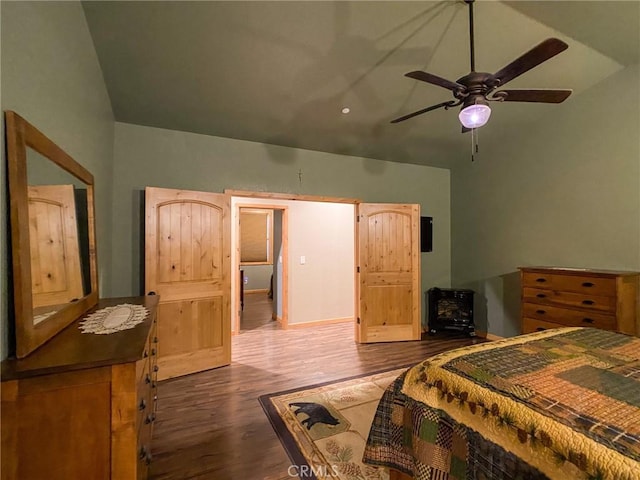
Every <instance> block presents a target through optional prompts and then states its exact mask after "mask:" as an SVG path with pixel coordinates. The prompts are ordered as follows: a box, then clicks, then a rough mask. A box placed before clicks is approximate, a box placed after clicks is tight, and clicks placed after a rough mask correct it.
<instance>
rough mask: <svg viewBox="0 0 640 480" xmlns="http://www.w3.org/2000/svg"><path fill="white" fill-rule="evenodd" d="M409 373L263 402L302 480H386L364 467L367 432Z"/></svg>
mask: <svg viewBox="0 0 640 480" xmlns="http://www.w3.org/2000/svg"><path fill="white" fill-rule="evenodd" d="M407 368H408V367H404V368H400V369H395V370H390V371H386V372H381V373H376V374H373V375H366V376H359V377H352V378H349V379H343V380H338V381H336V382H330V383H324V384H320V385H313V386H309V387H303V388H299V389H295V390H288V391H286V392H278V393H272V394H269V395H263V396H261V397H260V399H259V400H260V404H261V405H262V408H263V409H264V411H265V413H266V414H267V417H269V420H270V422H271V425H273V428H274V430H275V431H276V434H277V435H278V438H279V439H280V441H281V442H282V445H283V446H284V449H285V450H286V452H287V454H288V455H289V458H290V459H291V462H292V463H291V466H290V467H289V470H288V474H289V475H290V476H291V477H294V478H295V476H296V475H297V476H298V477H299V478H301V479H305V480H307V479H316V480H323V479H340V480H388V478H389V472H388V470H387V469H385V468H380V467H373V466H370V465H364V464H363V463H362V454H363V452H364V446H365V443H366V440H367V436H368V435H369V428H370V427H371V422H372V421H373V416H374V414H375V411H376V407H377V406H378V402H379V400H380V398H381V397H382V394H383V393H384V390H385V388H386V387H387V386H388V385H389V384H390V383H391V382H393V380H395V378H396V377H397V376H398V375H400V374H401V373H402V372H403V371H405V370H406V369H407Z"/></svg>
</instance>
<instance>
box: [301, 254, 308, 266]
mask: <svg viewBox="0 0 640 480" xmlns="http://www.w3.org/2000/svg"><path fill="white" fill-rule="evenodd" d="M305 263H307V257H305V256H304V255H302V256H300V265H304V264H305Z"/></svg>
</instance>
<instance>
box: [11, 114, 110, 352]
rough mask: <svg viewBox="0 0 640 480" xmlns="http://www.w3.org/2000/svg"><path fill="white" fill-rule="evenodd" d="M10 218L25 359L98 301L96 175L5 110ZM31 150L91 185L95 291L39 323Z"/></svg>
mask: <svg viewBox="0 0 640 480" xmlns="http://www.w3.org/2000/svg"><path fill="white" fill-rule="evenodd" d="M5 124H6V132H7V137H6V138H7V166H8V179H9V203H10V210H9V212H10V216H11V253H12V264H13V292H14V312H15V337H16V338H15V340H16V357H18V358H24V357H26V356H27V355H28V354H29V353H31V352H33V351H34V350H35V349H36V348H38V347H39V346H40V345H42V344H43V343H45V342H46V341H47V340H49V339H50V338H52V337H53V336H55V335H56V334H57V333H58V332H60V331H61V330H62V329H63V328H65V327H66V326H67V325H69V324H70V323H71V322H73V321H74V320H76V319H78V317H80V316H81V315H82V314H84V313H85V312H87V311H88V310H89V309H91V308H92V307H94V306H95V305H96V304H97V303H98V264H97V255H96V234H95V211H94V180H93V175H92V174H91V173H90V172H89V171H88V170H87V169H85V168H84V167H83V166H82V165H80V164H79V163H78V162H76V161H75V160H74V159H73V158H71V156H69V155H68V154H67V153H65V152H64V151H63V150H62V149H61V148H60V147H58V146H57V145H56V144H55V143H54V142H52V141H51V140H50V139H49V138H47V137H46V136H45V135H44V134H43V133H42V132H40V131H39V130H38V129H37V128H36V127H34V126H33V125H31V124H30V123H29V122H27V121H26V120H25V119H24V118H22V117H21V116H20V115H18V114H17V113H15V112H12V111H7V112H5ZM27 147H29V148H32V149H33V150H35V151H36V152H38V153H39V154H40V155H42V156H44V157H46V158H47V159H49V160H51V161H52V162H53V163H55V164H56V165H58V166H59V167H61V168H62V169H63V170H65V171H66V172H68V173H70V174H71V175H73V176H74V177H76V178H78V179H79V180H81V181H82V182H84V183H85V184H86V185H87V209H88V212H87V216H88V223H89V225H88V229H89V232H88V233H89V235H88V236H89V265H90V272H91V273H90V281H91V291H90V292H89V293H88V294H87V295H85V296H84V297H82V298H80V299H78V300H77V301H75V302H72V303H69V304H67V305H66V306H65V307H64V308H62V309H60V310H59V311H58V312H56V313H54V314H53V315H51V316H50V317H48V318H47V319H46V320H44V321H42V322H39V323H37V324H34V318H33V317H34V315H33V310H34V309H33V295H32V288H31V285H32V283H31V256H30V248H29V213H28V193H27V185H28V183H27Z"/></svg>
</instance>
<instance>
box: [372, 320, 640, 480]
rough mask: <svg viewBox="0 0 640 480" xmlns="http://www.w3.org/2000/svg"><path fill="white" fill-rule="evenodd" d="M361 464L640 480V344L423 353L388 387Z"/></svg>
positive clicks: (452, 475)
mask: <svg viewBox="0 0 640 480" xmlns="http://www.w3.org/2000/svg"><path fill="white" fill-rule="evenodd" d="M363 460H364V462H365V463H369V464H372V465H383V466H387V467H391V468H395V469H396V470H399V471H402V472H404V473H407V474H409V475H411V476H413V477H414V478H417V479H419V480H436V479H476V478H477V479H482V478H487V479H492V478H498V479H512V478H513V479H519V478H520V479H538V478H540V479H543V478H558V479H594V480H595V479H615V480H632V479H636V480H639V479H640V338H636V337H632V336H628V335H624V334H620V333H615V332H609V331H604V330H598V329H593V328H560V329H554V330H545V331H543V332H537V333H532V334H528V335H521V336H519V337H514V338H509V339H505V340H501V341H497V342H489V343H483V344H479V345H473V346H470V347H464V348H461V349H456V350H453V351H450V352H445V353H443V354H440V355H437V356H435V357H431V358H429V359H427V360H425V361H424V362H422V363H420V364H418V365H416V366H415V367H413V368H411V369H410V370H408V371H407V372H406V373H404V374H403V375H401V376H400V377H398V378H397V379H396V381H395V382H394V383H393V384H391V385H390V386H389V387H388V388H387V390H386V391H385V393H384V395H383V397H382V399H381V401H380V404H379V405H378V409H377V411H376V415H375V418H374V421H373V425H372V427H371V430H370V433H369V437H368V441H367V445H366V448H365V453H364V459H363Z"/></svg>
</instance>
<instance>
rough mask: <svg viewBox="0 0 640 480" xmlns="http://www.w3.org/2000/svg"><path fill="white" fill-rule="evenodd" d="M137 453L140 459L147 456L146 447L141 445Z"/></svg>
mask: <svg viewBox="0 0 640 480" xmlns="http://www.w3.org/2000/svg"><path fill="white" fill-rule="evenodd" d="M138 455H139V457H140V460H143V459H145V458H146V457H147V455H148V452H147V449H146V447H145V446H144V445H143V446H142V447H140V453H139V454H138Z"/></svg>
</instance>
